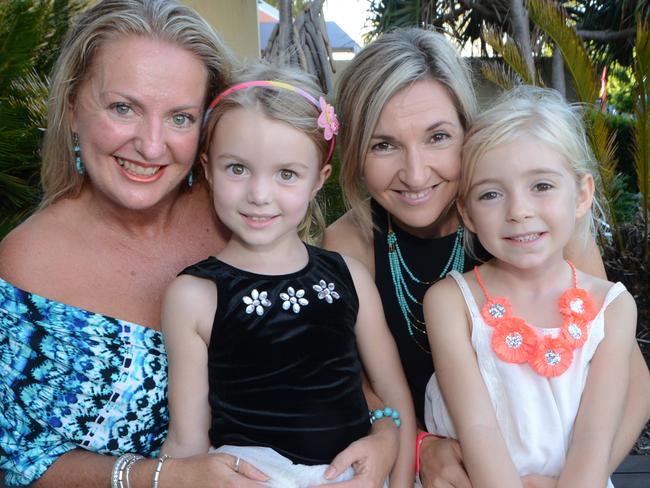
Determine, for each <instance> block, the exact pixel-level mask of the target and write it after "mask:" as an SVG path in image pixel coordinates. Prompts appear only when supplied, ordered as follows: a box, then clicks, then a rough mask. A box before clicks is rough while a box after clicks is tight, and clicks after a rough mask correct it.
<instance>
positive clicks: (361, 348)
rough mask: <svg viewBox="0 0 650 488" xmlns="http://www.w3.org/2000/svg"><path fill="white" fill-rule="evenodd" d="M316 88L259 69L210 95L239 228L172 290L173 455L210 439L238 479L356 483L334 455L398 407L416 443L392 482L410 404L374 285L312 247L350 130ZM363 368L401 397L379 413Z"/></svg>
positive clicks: (295, 76) (213, 160)
mask: <svg viewBox="0 0 650 488" xmlns="http://www.w3.org/2000/svg"><path fill="white" fill-rule="evenodd" d="M317 93H318V89H317V87H316V85H315V84H314V83H313V82H312V81H311V79H310V78H308V77H307V76H306V75H304V74H300V73H294V72H292V71H288V70H280V69H276V68H270V67H267V66H257V67H251V68H249V69H248V70H247V71H246V72H245V73H244V74H243V75H242V76H241V77H240V80H239V83H237V84H236V85H234V86H233V87H231V88H230V89H228V90H226V91H225V92H223V93H222V94H221V95H219V96H218V97H217V98H216V99H215V100H214V102H213V103H212V105H211V108H212V111H211V113H210V115H209V119H208V124H207V128H206V140H205V141H203V145H202V147H203V149H204V151H205V152H204V153H203V155H202V156H201V160H202V163H203V166H204V169H205V174H206V177H207V180H208V182H209V183H210V186H211V188H212V190H213V202H214V208H215V210H216V213H217V215H218V216H219V219H220V221H221V222H223V223H224V224H225V225H226V226H227V227H228V228H229V229H230V230H231V231H232V237H231V239H230V241H229V242H228V244H227V245H226V247H225V248H224V249H223V251H222V252H221V253H219V254H218V255H217V256H216V257H210V258H208V259H206V260H204V261H202V262H200V263H197V264H196V265H193V266H190V267H189V268H187V269H185V270H184V271H183V272H182V273H181V276H179V277H178V278H177V279H176V280H175V281H174V282H173V283H172V285H171V287H170V288H169V290H168V292H167V295H166V298H165V302H164V305H163V316H162V317H163V318H162V327H163V332H164V334H165V342H166V347H167V349H168V354H169V361H170V367H169V405H170V428H169V436H168V438H167V441H166V442H165V445H164V447H163V450H162V452H164V453H165V454H167V455H171V456H175V457H185V456H190V455H193V454H197V453H200V452H206V451H207V450H208V448H209V447H211V448H215V449H216V450H217V452H220V453H226V454H230V455H231V456H232V464H231V468H232V476H233V483H234V484H235V485H236V486H273V487H282V488H290V487H296V488H299V487H308V486H314V485H319V484H325V483H331V482H332V481H333V480H330V479H329V478H332V477H335V481H341V480H345V479H350V478H351V477H352V475H353V474H354V470H353V469H352V468H349V469H348V470H347V471H345V472H344V473H343V474H341V475H340V476H335V474H336V473H331V472H327V464H328V463H330V462H331V461H332V459H333V458H334V457H335V455H336V454H337V453H339V452H340V451H342V450H343V449H344V448H345V447H347V446H348V444H350V443H352V442H354V441H356V440H357V439H359V438H361V437H364V436H366V435H367V434H368V431H369V429H370V425H371V423H372V422H374V421H375V420H380V419H382V418H383V417H388V418H387V419H385V420H383V419H382V422H381V423H382V424H387V423H389V424H390V425H393V427H392V428H394V426H397V427H399V431H400V440H401V442H400V444H401V445H402V446H404V447H403V448H400V450H399V455H398V458H397V463H396V465H395V467H394V469H393V472H392V474H391V486H398V487H407V486H412V483H413V473H412V464H413V463H414V458H413V453H412V452H411V450H412V449H410V447H411V446H412V443H413V442H415V420H414V414H413V409H412V405H411V400H410V395H409V392H408V387H407V385H406V380H405V378H404V375H403V372H402V370H401V366H400V362H399V358H398V354H397V351H396V348H395V345H394V343H393V341H392V338H391V336H390V333H389V331H388V329H387V326H386V323H385V321H384V318H383V312H382V308H381V303H380V299H379V296H378V293H377V290H376V288H375V286H374V284H373V282H372V279H371V278H370V276H369V275H368V273H367V272H366V271H365V268H364V267H363V266H362V265H360V264H359V263H357V262H356V261H354V260H351V259H348V258H346V257H342V256H341V255H339V254H337V253H334V252H330V251H325V250H321V249H319V248H317V247H313V246H311V245H307V244H305V242H303V240H307V239H308V238H309V237H312V238H313V237H314V235H317V234H318V231H321V232H322V229H323V226H322V217H320V214H319V213H318V211H317V207H316V205H315V202H314V198H315V196H316V194H317V192H318V190H319V189H320V188H321V186H322V185H323V183H324V181H325V179H326V178H327V176H328V175H329V173H330V171H331V167H330V164H329V163H328V160H329V158H330V156H331V153H332V148H333V145H334V139H335V134H336V132H337V130H338V122H337V120H336V116H335V114H334V110H333V108H332V107H331V106H330V105H329V104H327V103H326V102H325V100H324V98H323V97H322V96H320V98H316V97H318V95H316V94H317ZM360 360H361V361H360ZM362 363H363V367H364V368H365V370H366V371H367V372H368V375H369V376H370V378H371V382H372V383H373V386H374V387H376V388H377V389H378V390H380V391H381V392H382V398H385V399H386V401H387V402H389V403H388V404H389V405H390V407H387V408H384V409H383V410H377V411H375V412H368V407H367V405H366V402H365V399H364V396H363V392H362V388H361V368H362ZM391 407H392V408H391ZM164 459H165V458H161V461H160V463H159V467H160V468H162V464H163V462H164ZM256 468H257V469H256ZM355 469H363V466H361V465H355ZM326 475H327V476H326ZM332 475H334V476H332Z"/></svg>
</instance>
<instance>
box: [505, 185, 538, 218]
mask: <svg viewBox="0 0 650 488" xmlns="http://www.w3.org/2000/svg"><path fill="white" fill-rule="evenodd" d="M507 205H508V214H507V219H508V220H509V221H511V222H523V221H524V220H526V219H529V218H531V217H532V216H533V215H534V209H533V206H532V205H531V202H530V199H529V198H528V197H527V196H526V195H525V194H523V193H522V192H520V191H517V192H513V193H512V194H511V195H509V196H508V204H507Z"/></svg>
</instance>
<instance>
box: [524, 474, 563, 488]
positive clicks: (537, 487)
mask: <svg viewBox="0 0 650 488" xmlns="http://www.w3.org/2000/svg"><path fill="white" fill-rule="evenodd" d="M521 482H522V483H523V484H524V488H555V487H556V486H557V480H556V479H555V478H551V477H550V476H542V475H541V474H529V475H528V476H524V477H522V478H521Z"/></svg>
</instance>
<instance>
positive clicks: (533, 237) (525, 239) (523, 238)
mask: <svg viewBox="0 0 650 488" xmlns="http://www.w3.org/2000/svg"><path fill="white" fill-rule="evenodd" d="M510 239H512V240H513V241H517V242H530V241H534V240H536V239H539V234H526V235H525V236H516V237H511V238H510Z"/></svg>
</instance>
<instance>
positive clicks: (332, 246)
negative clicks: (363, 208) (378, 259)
mask: <svg viewBox="0 0 650 488" xmlns="http://www.w3.org/2000/svg"><path fill="white" fill-rule="evenodd" d="M322 247H323V248H325V249H329V250H330V251H336V252H338V253H341V254H344V255H346V256H350V257H352V258H354V259H356V260H357V261H360V262H361V263H363V265H364V266H365V267H366V269H368V270H369V271H370V272H371V274H372V275H374V269H375V252H374V248H373V243H372V240H368V239H367V238H366V237H365V236H364V234H363V232H362V230H361V228H360V227H359V224H358V223H357V222H356V220H355V219H354V217H353V214H352V211H348V212H346V213H345V214H343V215H342V216H341V217H340V218H339V219H338V220H336V221H335V222H333V223H332V224H330V225H329V226H328V227H327V229H326V230H325V236H324V237H323V243H322Z"/></svg>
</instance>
